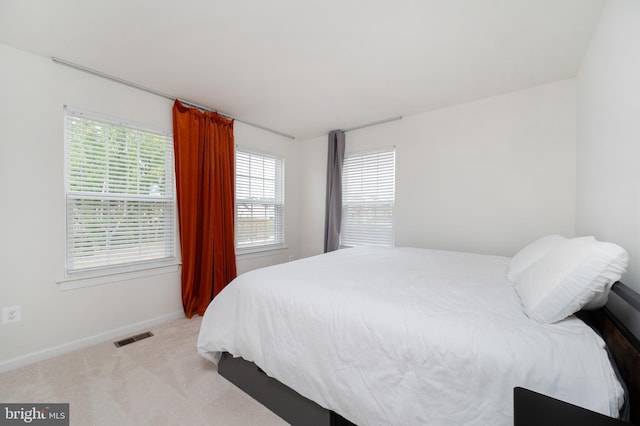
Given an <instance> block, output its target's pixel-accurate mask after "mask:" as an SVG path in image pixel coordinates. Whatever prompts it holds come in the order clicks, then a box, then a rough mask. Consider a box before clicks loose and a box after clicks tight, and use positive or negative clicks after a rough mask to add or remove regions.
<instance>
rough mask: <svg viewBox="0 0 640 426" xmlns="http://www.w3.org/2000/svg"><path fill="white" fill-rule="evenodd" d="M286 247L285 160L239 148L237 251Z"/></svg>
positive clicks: (239, 252) (237, 167)
mask: <svg viewBox="0 0 640 426" xmlns="http://www.w3.org/2000/svg"><path fill="white" fill-rule="evenodd" d="M284 246H285V240H284V159H283V158H282V157H279V156H277V155H272V154H267V153H264V152H259V151H254V150H251V149H248V148H245V147H237V149H236V253H238V254H242V253H250V252H254V251H261V250H271V249H278V248H282V247H284Z"/></svg>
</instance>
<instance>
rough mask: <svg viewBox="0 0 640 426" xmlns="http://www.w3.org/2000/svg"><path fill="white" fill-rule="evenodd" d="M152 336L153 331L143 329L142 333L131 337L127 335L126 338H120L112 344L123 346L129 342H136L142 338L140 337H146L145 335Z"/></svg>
mask: <svg viewBox="0 0 640 426" xmlns="http://www.w3.org/2000/svg"><path fill="white" fill-rule="evenodd" d="M151 336H153V333H152V332H150V331H145V332H144V333H142V334H138V335H136V336H133V337H127V338H126V339H122V340H118V341H117V342H113V344H114V345H116V347H118V348H119V347H121V346H125V345H128V344H130V343H133V342H137V341H138V340H142V339H146V338H147V337H151Z"/></svg>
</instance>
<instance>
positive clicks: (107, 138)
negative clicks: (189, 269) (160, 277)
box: [65, 108, 176, 273]
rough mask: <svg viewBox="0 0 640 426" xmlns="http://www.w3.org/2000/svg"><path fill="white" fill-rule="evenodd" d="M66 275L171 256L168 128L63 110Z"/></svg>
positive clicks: (172, 206) (172, 211)
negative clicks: (165, 130)
mask: <svg viewBox="0 0 640 426" xmlns="http://www.w3.org/2000/svg"><path fill="white" fill-rule="evenodd" d="M65 144H66V146H65V148H66V151H65V173H66V176H65V192H66V204H67V207H66V208H67V240H66V241H67V253H66V255H67V265H66V271H67V273H74V272H79V271H86V270H92V269H104V268H113V267H122V266H130V265H132V264H135V265H138V264H145V263H148V262H153V261H159V260H169V259H174V258H175V238H176V230H175V228H176V227H175V209H176V203H175V195H174V188H175V185H174V172H173V167H174V163H173V140H172V138H171V136H170V134H169V133H167V132H159V131H154V130H147V129H142V128H140V127H136V126H132V125H130V124H128V123H120V122H117V121H115V120H111V119H109V118H105V117H100V116H97V115H93V114H87V113H84V112H80V111H75V110H72V109H69V108H66V110H65Z"/></svg>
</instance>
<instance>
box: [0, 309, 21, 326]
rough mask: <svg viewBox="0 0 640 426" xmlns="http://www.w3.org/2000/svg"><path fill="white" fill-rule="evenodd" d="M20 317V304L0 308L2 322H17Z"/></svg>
mask: <svg viewBox="0 0 640 426" xmlns="http://www.w3.org/2000/svg"><path fill="white" fill-rule="evenodd" d="M21 319H22V306H21V305H15V306H5V307H4V308H2V323H3V324H9V323H12V322H18V321H20V320H21Z"/></svg>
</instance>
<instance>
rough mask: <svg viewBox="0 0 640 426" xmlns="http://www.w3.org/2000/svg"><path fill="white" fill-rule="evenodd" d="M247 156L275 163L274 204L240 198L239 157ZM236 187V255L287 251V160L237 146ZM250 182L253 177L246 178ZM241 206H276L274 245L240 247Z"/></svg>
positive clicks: (276, 155)
mask: <svg viewBox="0 0 640 426" xmlns="http://www.w3.org/2000/svg"><path fill="white" fill-rule="evenodd" d="M239 154H240V155H247V156H255V157H261V158H263V159H270V160H274V161H275V165H274V179H273V181H274V188H273V192H274V198H275V200H274V202H271V203H270V202H268V200H266V199H262V200H257V201H255V200H254V201H253V202H252V201H251V199H248V198H238V192H239V191H238V182H239V181H240V179H238V177H239V174H238V169H239V167H238V155H239ZM234 177H235V185H234V239H235V241H234V247H235V251H236V255H239V256H241V255H245V254H252V253H260V252H266V251H273V250H281V249H286V248H287V244H286V233H285V218H286V215H285V207H286V202H285V158H284V156H282V155H279V154H274V153H271V152H267V151H263V150H260V149H255V148H252V147H247V146H242V145H236V152H235V176H234ZM246 177H247V178H248V179H249V181H251V178H252V177H251V176H246ZM261 179H263V180H264V179H265V178H264V174H263V175H262V178H261ZM241 204H254V205H262V206H274V216H275V219H274V220H275V223H274V227H275V229H274V237H273V238H274V242H272V243H266V244H257V243H254V244H248V245H244V246H242V247H240V246H239V242H238V239H239V237H240V232H239V224H240V220H239V216H238V210H239V206H240V205H241Z"/></svg>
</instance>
